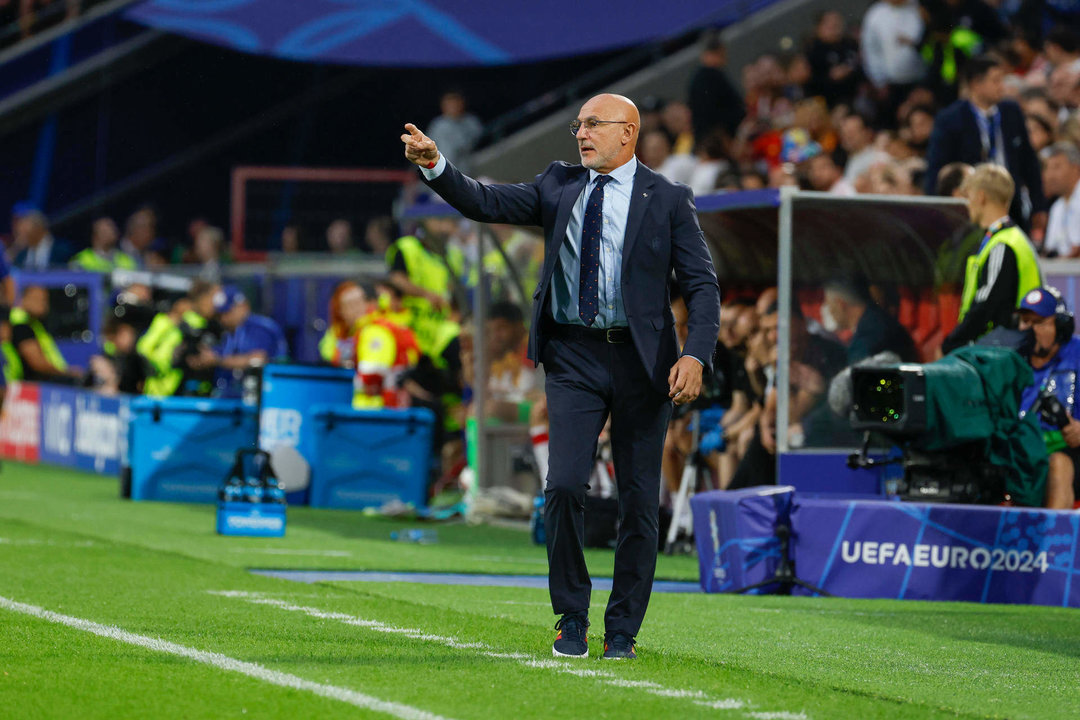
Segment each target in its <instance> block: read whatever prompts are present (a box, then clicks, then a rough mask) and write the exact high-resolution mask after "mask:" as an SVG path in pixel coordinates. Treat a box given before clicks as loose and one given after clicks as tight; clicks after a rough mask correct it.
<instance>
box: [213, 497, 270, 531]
mask: <svg viewBox="0 0 1080 720" xmlns="http://www.w3.org/2000/svg"><path fill="white" fill-rule="evenodd" d="M217 531H218V535H242V536H245V537H283V536H284V535H285V506H284V505H278V504H274V503H246V502H219V503H218V513H217Z"/></svg>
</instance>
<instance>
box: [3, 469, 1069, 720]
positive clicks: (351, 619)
mask: <svg viewBox="0 0 1080 720" xmlns="http://www.w3.org/2000/svg"><path fill="white" fill-rule="evenodd" d="M406 526H408V524H407V523H402V522H398V521H391V520H386V519H372V518H365V517H363V516H362V515H360V514H359V513H350V512H336V511H325V510H311V509H308V508H292V509H290V510H289V525H288V534H287V536H286V537H285V538H283V539H270V540H265V539H253V538H223V537H218V536H217V535H215V533H214V509H213V508H212V507H210V506H197V505H176V504H165V503H132V502H128V501H122V500H119V499H118V497H117V482H116V481H115V480H113V479H110V478H102V477H98V476H94V475H89V474H83V473H78V472H73V471H68V470H59V469H55V468H50V467H34V466H26V465H19V464H16V463H5V464H4V465H3V466H2V469H0V717H5V718H109V719H110V720H115V719H117V718H230V717H236V718H240V717H254V718H313V717H318V718H320V719H323V718H338V717H341V718H345V717H349V718H356V717H373V718H388V717H401V718H416V719H417V720H419V719H421V718H433V717H441V718H454V719H456V720H464V719H466V718H537V719H540V718H544V719H549V718H579V717H580V718H586V717H587V718H668V717H671V718H678V719H679V720H688V719H689V718H718V719H719V720H725V719H727V718H732V719H739V720H741V719H742V718H755V719H756V720H796V719H802V718H808V719H812V720H826V719H833V718H856V719H860V720H861V719H863V718H887V719H893V718H912V719H914V718H918V719H923V718H1010V719H1019V718H1039V719H1042V718H1078V717H1080V699H1077V698H1078V694H1080V693H1078V689H1077V681H1078V680H1080V613H1078V612H1077V611H1075V610H1067V609H1060V608H1042V607H1020V606H980V605H970V604H959V603H950V604H946V603H920V602H896V601H856V600H841V599H808V598H784V597H730V596H715V595H712V596H707V595H696V594H654V595H653V600H652V604H651V606H650V608H649V614H648V616H647V617H646V620H645V626H644V627H643V629H642V632H641V634H640V636H639V638H638V640H639V655H640V658H639V660H638V661H636V662H634V663H605V662H602V661H600V660H599V659H598V655H599V653H600V650H601V644H602V643H601V638H602V633H603V628H602V624H603V606H604V603H605V602H606V599H607V597H606V593H601V592H594V594H593V607H594V612H593V622H594V626H593V632H592V633H591V639H592V643H591V649H592V657H590V658H588V659H585V660H578V661H571V660H559V661H556V660H554V659H553V658H551V650H550V648H551V641H552V640H553V636H554V632H553V630H552V625H553V623H554V620H555V618H554V617H553V616H552V615H551V609H550V607H549V606H548V604H547V593H546V591H543V590H533V589H521V588H482V587H481V588H478V587H460V586H459V587H451V586H445V587H444V586H433V585H420V584H411V583H385V584H382V583H379V584H375V583H346V582H339V583H317V584H311V585H307V584H301V583H296V582H292V581H287V580H278V579H273V578H268V577H263V576H257V575H253V574H251V573H250V572H249V569H251V568H321V569H351V570H425V571H457V572H483V573H518V574H542V573H544V572H545V569H546V564H545V559H544V553H543V550H542V549H541V548H538V547H535V546H533V545H532V544H531V543H530V542H529V540H528V537H527V536H526V534H525V533H522V532H519V531H514V530H507V529H499V528H492V527H467V526H464V525H446V526H438V528H437V530H438V534H439V543H438V544H436V545H430V546H418V545H408V544H403V543H396V542H392V541H391V540H390V539H389V536H390V532H391V531H392V530H396V529H401V528H402V527H406ZM611 561H612V557H611V553H607V552H594V553H592V554H591V555H590V556H589V563H590V567H591V568H592V570H593V574H594V575H596V576H610V572H611ZM696 576H697V564H696V561H695V560H694V559H693V558H686V557H676V558H667V557H661V558H660V563H659V571H658V577H660V578H664V579H674V580H693V579H695V578H696ZM28 607H30V608H33V610H32V611H28V610H26V608H28ZM20 608H21V610H20ZM45 611H48V612H47V613H45ZM28 612H29V614H28ZM42 613H45V615H44V616H42ZM48 613H54V614H55V615H50V614H48ZM65 623H66V624H65ZM73 623H74V624H75V626H72V624H73ZM132 638H134V640H132ZM167 643H171V645H166V644H167ZM168 648H184V649H185V650H182V652H191V653H195V655H187V656H185V655H183V654H177V652H180V651H170V650H169V649H168ZM207 658H209V660H208V659H207ZM238 668H239V669H238ZM245 668H246V669H247V670H245ZM283 678H284V680H283Z"/></svg>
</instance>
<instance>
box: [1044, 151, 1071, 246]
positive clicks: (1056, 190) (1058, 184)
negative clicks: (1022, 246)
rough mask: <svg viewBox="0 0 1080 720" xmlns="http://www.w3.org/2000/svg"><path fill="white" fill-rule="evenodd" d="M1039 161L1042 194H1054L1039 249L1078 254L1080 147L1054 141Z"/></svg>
mask: <svg viewBox="0 0 1080 720" xmlns="http://www.w3.org/2000/svg"><path fill="white" fill-rule="evenodd" d="M1043 161H1044V162H1045V169H1044V170H1043V177H1044V178H1045V180H1046V194H1047V195H1051V196H1057V200H1055V201H1054V204H1053V205H1051V206H1050V220H1049V221H1048V222H1047V224H1046V242H1045V243H1043V252H1044V253H1045V254H1046V255H1049V256H1051V257H1053V256H1055V255H1056V256H1057V257H1077V256H1080V150H1078V149H1077V147H1076V146H1075V145H1073V144H1072V143H1066V142H1060V143H1055V144H1054V145H1052V146H1051V147H1049V148H1047V149H1046V151H1045V152H1044V153H1043Z"/></svg>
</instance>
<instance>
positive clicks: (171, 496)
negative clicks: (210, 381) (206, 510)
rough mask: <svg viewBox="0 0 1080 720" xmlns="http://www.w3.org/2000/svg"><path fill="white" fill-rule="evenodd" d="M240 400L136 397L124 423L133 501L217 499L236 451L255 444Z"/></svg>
mask: <svg viewBox="0 0 1080 720" xmlns="http://www.w3.org/2000/svg"><path fill="white" fill-rule="evenodd" d="M255 432H256V423H255V410H254V409H253V408H249V407H245V406H244V405H242V404H241V403H240V401H239V400H208V399H203V398H146V397H143V398H135V399H134V400H132V401H131V421H130V423H129V424H128V452H129V454H130V455H129V456H130V461H131V498H132V499H133V500H171V501H175V502H197V503H210V502H217V499H218V489H219V488H220V487H221V483H222V482H223V481H224V480H225V476H226V475H227V474H228V473H229V470H230V468H232V464H233V460H234V459H235V456H236V451H237V450H238V449H239V448H242V447H248V446H251V444H252V443H254V442H255Z"/></svg>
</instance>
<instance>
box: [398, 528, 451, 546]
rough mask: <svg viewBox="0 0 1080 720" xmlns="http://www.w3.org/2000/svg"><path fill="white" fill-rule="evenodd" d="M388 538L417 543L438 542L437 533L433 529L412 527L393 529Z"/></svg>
mask: <svg viewBox="0 0 1080 720" xmlns="http://www.w3.org/2000/svg"><path fill="white" fill-rule="evenodd" d="M390 539H391V540H397V541H398V542H405V543H417V544H419V545H434V544H435V543H437V542H439V534H438V533H437V532H435V531H434V530H425V529H423V528H412V529H411V530H394V531H393V532H392V533H390Z"/></svg>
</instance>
